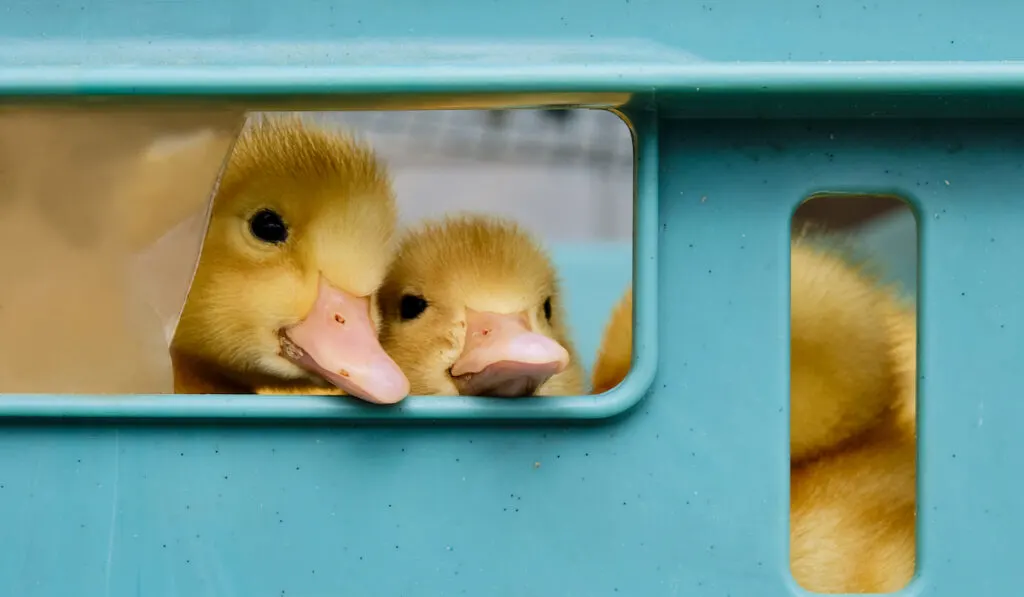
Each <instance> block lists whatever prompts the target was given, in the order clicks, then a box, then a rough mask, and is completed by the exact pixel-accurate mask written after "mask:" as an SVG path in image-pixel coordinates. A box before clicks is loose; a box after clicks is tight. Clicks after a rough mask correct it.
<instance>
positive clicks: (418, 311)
mask: <svg viewBox="0 0 1024 597" xmlns="http://www.w3.org/2000/svg"><path fill="white" fill-rule="evenodd" d="M380 305H381V312H382V315H383V322H382V325H381V343H382V344H383V345H384V348H385V349H386V350H387V351H388V354H390V355H391V356H392V358H394V359H395V361H396V362H397V363H398V364H399V365H400V366H401V367H402V369H403V370H404V371H405V373H406V375H407V376H408V377H409V381H410V385H411V387H412V393H414V394H426V395H465V396H488V397H523V396H532V395H537V396H564V395H578V394H582V393H583V391H584V381H583V380H584V375H583V369H582V367H581V365H580V363H579V360H578V359H577V357H576V353H575V350H574V348H573V345H572V342H571V341H570V339H569V330H568V326H567V322H566V318H565V313H564V311H563V306H562V298H561V295H560V289H559V283H558V278H557V274H556V272H555V268H554V265H553V264H552V262H551V259H550V258H549V257H548V255H547V254H546V253H545V252H544V250H543V249H542V248H541V247H540V246H539V245H538V244H537V243H536V242H535V241H534V239H533V238H531V236H530V235H528V234H527V233H526V232H525V231H524V230H523V229H522V228H520V227H519V226H518V225H517V224H515V223H514V222H510V221H506V220H502V219H499V218H493V217H487V216H482V215H462V216H452V217H448V218H446V219H443V220H439V221H427V222H424V223H422V224H421V225H420V226H418V227H416V228H414V229H412V230H411V231H409V232H408V233H407V234H406V235H405V236H404V238H403V239H402V241H401V243H400V246H399V249H398V254H397V256H396V258H395V261H394V262H393V263H392V265H391V268H390V270H389V272H388V276H387V278H386V279H385V281H384V284H383V285H382V286H381V290H380Z"/></svg>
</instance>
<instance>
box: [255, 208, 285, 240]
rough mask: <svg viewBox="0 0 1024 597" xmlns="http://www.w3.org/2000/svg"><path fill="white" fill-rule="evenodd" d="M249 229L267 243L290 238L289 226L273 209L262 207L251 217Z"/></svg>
mask: <svg viewBox="0 0 1024 597" xmlns="http://www.w3.org/2000/svg"><path fill="white" fill-rule="evenodd" d="M249 231H250V232H252V235H253V236H255V237H256V238H258V239H260V240H261V241H263V242H265V243H271V244H275V245H276V244H278V243H283V242H284V241H286V240H288V226H286V225H285V223H284V220H282V219H281V216H280V215H279V214H278V213H277V212H276V211H274V210H272V209H261V210H259V211H258V212H256V213H255V214H253V216H252V217H251V218H249Z"/></svg>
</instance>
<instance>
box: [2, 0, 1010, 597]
mask: <svg viewBox="0 0 1024 597" xmlns="http://www.w3.org/2000/svg"><path fill="white" fill-rule="evenodd" d="M0 14H3V18H2V19H0V38H2V40H0V44H2V48H3V52H2V53H0V94H3V95H5V96H8V98H7V99H9V100H12V101H36V100H43V99H46V100H53V99H54V98H55V97H56V98H57V99H60V98H67V99H75V98H81V97H83V96H91V97H92V98H93V99H94V100H96V101H99V100H100V98H101V97H102V98H103V99H105V100H108V101H109V100H111V99H112V98H113V99H120V100H136V99H139V98H140V97H141V96H149V97H152V96H159V97H161V98H164V99H173V100H175V101H187V100H191V101H195V100H196V98H197V97H202V98H203V99H205V100H212V99H215V98H223V97H225V96H230V99H231V100H232V101H234V102H240V103H244V104H245V105H246V106H247V107H249V106H251V107H253V108H266V107H268V106H272V105H278V104H282V103H284V98H286V97H294V96H296V95H299V96H301V97H300V98H299V100H301V101H299V100H296V101H297V102H298V103H300V104H301V103H302V102H305V103H306V104H308V105H309V106H311V107H312V106H313V105H314V104H315V106H316V107H317V108H318V109H326V108H325V104H330V106H332V107H363V108H365V107H381V106H385V107H405V108H415V107H436V108H441V107H470V106H474V107H480V106H491V107H495V106H505V107H508V106H534V105H551V104H561V105H566V104H570V105H575V104H586V105H592V106H609V107H622V109H623V110H624V112H625V113H626V115H627V117H628V118H629V119H630V120H631V122H632V124H633V126H634V128H635V131H636V134H637V146H638V163H637V177H638V178H637V179H638V191H637V210H636V218H637V220H636V221H637V223H636V228H637V231H638V236H637V238H636V253H635V257H634V260H635V265H636V268H637V269H636V271H635V279H636V283H637V300H636V305H637V313H636V320H637V330H638V331H637V344H636V347H637V358H638V360H637V365H636V371H635V373H634V375H633V376H632V377H631V378H630V379H629V380H627V382H626V384H624V385H623V386H622V387H620V388H619V389H617V390H616V391H615V392H613V393H611V394H609V395H607V396H604V397H599V398H570V399H567V400H568V402H562V403H559V404H561V405H563V406H558V405H554V404H552V405H538V404H536V403H531V402H529V401H527V402H524V403H522V404H516V405H509V406H498V407H493V408H484V407H481V406H478V405H475V404H472V403H469V402H467V401H460V400H458V399H442V400H441V401H440V402H436V403H430V402H428V401H426V400H425V399H423V400H420V399H415V398H414V399H411V400H410V402H408V403H407V404H406V405H405V406H404V407H403V408H402V409H399V410H396V411H393V412H394V413H396V414H394V415H393V416H389V415H380V416H378V415H376V414H375V415H372V416H371V415H366V416H364V415H362V414H359V413H365V412H368V411H366V410H358V409H357V410H352V411H349V410H345V409H341V411H339V410H338V408H337V407H336V405H334V404H333V403H329V402H327V401H323V400H314V399H305V398H294V399H290V400H289V401H281V400H273V399H268V400H260V399H256V398H249V397H228V398H223V399H213V400H205V399H204V398H203V397H192V398H189V399H185V398H160V399H157V398H154V399H153V401H152V402H146V401H145V400H132V401H124V402H120V403H117V404H115V405H113V406H111V405H110V403H109V402H104V401H101V400H99V399H91V398H89V397H60V396H49V397H43V399H42V400H41V401H39V402H31V397H25V396H12V397H3V398H2V399H0V414H3V415H4V416H5V419H4V420H3V426H4V429H3V432H2V433H0V554H2V557H0V594H3V595H11V596H17V597H66V596H68V595H75V596H76V597H100V596H113V597H129V596H138V595H142V596H146V597H172V596H179V595H187V596H190V597H191V596H206V595H209V596H217V597H221V596H228V597H233V596H238V597H288V596H298V597H320V596H328V595H330V596H337V595H358V596H369V595H381V596H405V595H409V596H415V597H433V596H438V597H439V596H451V595H470V596H475V597H476V596H488V597H502V596H516V597H519V596H552V597H554V596H558V597H569V596H581V597H599V596H604V595H607V596H609V597H610V596H615V595H629V596H643V597H656V596H669V595H687V596H690V597H712V596H723V595H732V596H734V597H740V596H742V597H780V596H785V595H798V594H801V593H802V592H801V591H800V590H799V589H798V588H796V587H795V586H794V583H793V581H792V578H791V576H790V574H789V571H788V549H787V536H788V523H787V517H788V515H787V509H788V508H787V505H788V454H787V441H786V440H787V426H788V425H787V424H788V411H787V409H788V397H787V395H788V391H787V385H788V381H787V370H788V366H787V365H788V355H789V349H788V341H787V335H788V316H787V311H788V288H789V284H788V262H789V261H788V242H787V241H788V234H789V227H788V222H789V216H790V214H791V212H792V210H793V208H794V206H795V205H796V204H797V202H799V201H800V200H801V199H803V198H804V197H807V196H809V195H810V194H813V193H816V192H828V191H856V192H865V191H867V192H872V191H876V192H885V193H899V194H901V195H903V196H905V197H907V198H908V199H910V200H911V201H912V202H913V205H914V206H915V209H916V210H917V212H918V222H919V230H920V241H919V249H920V258H921V261H920V273H919V278H918V285H917V289H918V293H919V306H920V318H921V319H920V321H921V325H922V327H921V333H920V339H919V343H920V372H919V374H920V385H919V393H920V395H919V399H920V404H921V407H920V411H919V418H920V448H919V450H920V455H921V458H920V460H919V470H920V477H919V487H920V491H919V522H920V524H919V537H918V545H919V552H918V554H919V561H918V566H919V571H918V574H917V577H916V578H915V580H914V581H913V583H912V584H911V585H910V587H908V589H907V590H906V594H908V595H916V596H920V597H962V596H964V595H1012V594H1014V593H1015V591H1016V590H1019V587H1020V586H1021V585H1022V583H1024V571H1022V568H1021V567H1020V565H1019V556H1018V555H1017V550H1016V549H1015V548H1014V546H1015V545H1016V544H1017V542H1018V541H1019V538H1020V537H1021V536H1024V516H1022V515H1021V512H1020V508H1019V503H1020V500H1019V494H1020V490H1021V483H1020V481H1019V478H1020V477H1019V474H1018V473H1017V472H1018V471H1020V470H1021V469H1022V465H1024V434H1021V433H1020V429H1019V427H1020V423H1019V422H1020V421H1021V420H1022V418H1024V406H1022V404H1024V403H1022V401H1021V400H1020V399H1019V398H1020V395H1021V390H1022V388H1024V381H1022V379H1021V375H1020V373H1019V371H1020V370H1021V367H1020V362H1021V349H1020V334H1019V331H1020V330H1021V328H1022V326H1024V277H1022V276H1019V275H1016V274H1015V272H1017V271H1019V263H1020V262H1021V259H1022V258H1024V235H1022V234H1021V233H1020V226H1021V224H1020V222H1021V220H1022V215H1024V213H1022V210H1024V203H1022V202H1021V201H1020V195H1021V189H1022V188H1024V184H1022V183H1024V169H1022V161H1021V155H1022V150H1024V141H1022V140H1024V121H1021V120H1020V117H1021V116H1024V64H1021V63H1019V62H1012V61H1013V60H1020V59H1021V58H1024V45H1022V44H1021V42H1020V36H1019V31H1018V29H1019V22H1020V18H1021V17H1022V16H1024V9H1022V8H1021V7H1015V6H1013V5H1012V4H1007V3H1004V2H996V1H995V0H979V1H977V2H973V3H970V4H966V3H954V2H941V3H935V2H924V1H922V0H899V1H890V2H848V1H845V0H844V1H840V0H795V1H791V2H784V3H765V2H750V1H734V2H703V1H685V2H678V1H671V2H670V1H669V0H649V1H640V0H632V1H620V0H614V1H596V2H595V1H594V0H588V1H583V0H566V1H563V2H558V3H550V2H539V1H537V0H518V1H516V2H511V1H508V0H501V1H498V2H492V3H487V4H476V5H473V6H472V7H470V6H469V5H467V4H466V3H464V2H455V1H454V0H443V1H438V2H433V3H431V4H430V6H429V8H428V7H427V6H426V5H424V4H420V3H414V2H411V1H408V0H406V1H400V0H381V1H378V2H372V3H371V2H359V3H357V2H351V1H346V2H321V1H313V0H295V1H293V2H288V3H285V2H261V3H256V4H253V3H244V2H229V1H227V0H202V1H201V2H200V1H199V0H188V1H182V2H152V1H133V2H129V1H128V0H109V1H104V2H99V1H89V0H86V1H84V2H77V3H58V2H34V3H26V2H17V1H10V0H7V1H5V2H3V3H0ZM970 61H977V62H970ZM1008 61H1010V62H1008ZM645 218H646V219H645ZM605 249H607V248H605ZM605 249H601V250H591V249H590V248H587V247H566V248H564V249H562V250H560V251H559V262H560V264H562V265H563V267H565V268H566V269H567V271H566V278H567V288H568V292H569V296H570V303H569V304H570V308H572V309H573V311H574V312H573V317H574V322H575V323H576V327H577V328H578V329H583V328H584V327H586V326H588V325H589V326H593V325H594V322H599V321H603V319H604V318H605V317H606V315H607V312H608V309H609V308H610V306H611V304H612V302H613V301H614V298H615V296H616V294H617V291H616V290H615V289H613V285H612V284H609V285H606V284H604V282H605V281H606V280H607V279H611V280H613V283H614V284H624V283H625V282H626V280H628V279H629V277H630V271H629V257H628V254H626V253H620V254H619V255H618V256H608V255H606V254H605V253H603V252H602V251H604V250H605ZM608 250H611V249H608ZM622 254H626V255H627V256H626V257H625V258H623V257H622ZM5 283H16V281H6V282H5ZM579 344H580V347H581V350H582V351H583V352H584V353H585V354H587V353H592V352H593V350H594V349H595V348H596V333H595V334H591V335H590V336H586V337H585V336H583V335H581V336H580V337H579ZM566 404H568V405H570V406H572V407H573V409H571V410H572V412H571V413H570V414H566V412H567V410H566V407H565V406H564V405H566ZM147 405H151V406H147ZM502 409H504V410H502ZM339 412H342V413H343V414H341V415H338V413H339ZM373 412H374V413H379V412H381V410H380V409H376V410H374V411H373ZM389 412H390V411H389ZM239 413H241V415H240V416H239ZM22 415H32V416H35V417H36V418H34V419H31V420H29V419H25V418H19V417H20V416H22ZM202 415H211V416H212V418H213V419H215V420H213V421H211V420H209V418H208V417H203V416H202ZM40 416H41V418H40ZM90 417H91V418H90ZM138 417H143V418H145V420H143V419H142V418H138ZM154 418H155V419H157V420H155V421H154V420H153V419H154ZM200 418H202V419H204V420H202V421H200V420H199V419H200ZM246 418H258V419H260V420H259V421H253V420H245V419H246ZM282 418H283V419H285V420H279V419H282ZM508 418H512V419H516V420H515V421H504V422H496V421H494V419H508ZM339 419H341V420H339ZM399 421H401V422H402V423H403V424H398V422H399ZM488 422H490V424H486V423H488Z"/></svg>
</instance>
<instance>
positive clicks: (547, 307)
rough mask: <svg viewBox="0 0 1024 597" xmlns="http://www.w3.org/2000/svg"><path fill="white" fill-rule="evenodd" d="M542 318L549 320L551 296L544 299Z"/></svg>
mask: <svg viewBox="0 0 1024 597" xmlns="http://www.w3.org/2000/svg"><path fill="white" fill-rule="evenodd" d="M544 318H545V319H547V320H548V321H551V297H548V298H547V300H546V301H544Z"/></svg>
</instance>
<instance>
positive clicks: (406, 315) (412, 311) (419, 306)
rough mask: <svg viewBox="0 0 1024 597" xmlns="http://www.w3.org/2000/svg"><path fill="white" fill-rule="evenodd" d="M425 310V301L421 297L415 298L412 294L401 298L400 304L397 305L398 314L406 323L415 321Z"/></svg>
mask: <svg viewBox="0 0 1024 597" xmlns="http://www.w3.org/2000/svg"><path fill="white" fill-rule="evenodd" d="M426 310H427V299H425V298H423V297H422V296H416V295H414V294H406V295H404V296H403V297H402V302H401V303H399V305H398V314H399V315H401V316H402V319H404V320H406V321H408V320H410V319H416V318H417V317H419V316H420V315H422V314H423V312H424V311H426Z"/></svg>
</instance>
